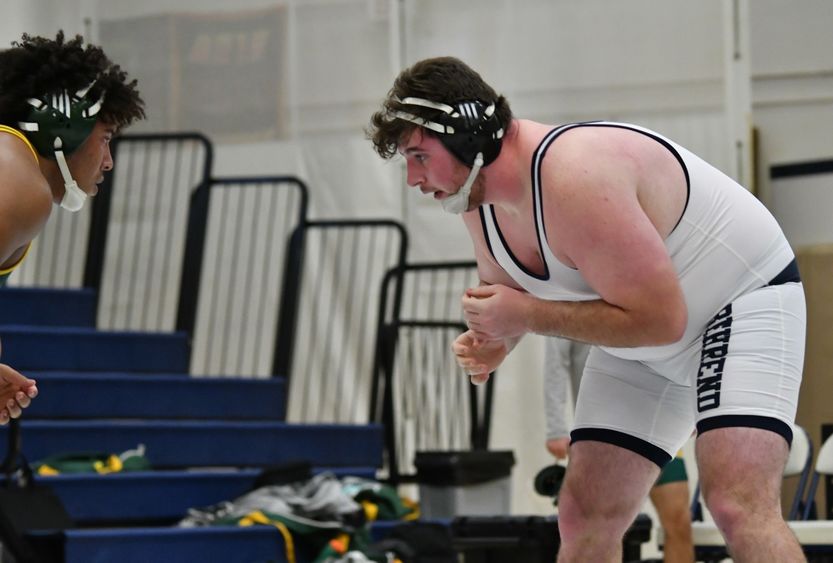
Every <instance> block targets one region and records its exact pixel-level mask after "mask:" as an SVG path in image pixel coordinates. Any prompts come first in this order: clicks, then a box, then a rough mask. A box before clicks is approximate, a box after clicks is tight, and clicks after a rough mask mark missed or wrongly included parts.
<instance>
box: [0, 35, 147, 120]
mask: <svg viewBox="0 0 833 563" xmlns="http://www.w3.org/2000/svg"><path fill="white" fill-rule="evenodd" d="M93 80H95V86H93V88H92V90H90V95H91V96H94V97H98V96H100V95H101V93H102V92H103V93H104V94H105V96H104V103H103V104H102V108H101V113H100V114H99V119H100V120H101V121H103V122H105V123H107V124H110V125H115V126H116V127H117V128H118V129H121V128H123V127H127V126H128V125H130V124H131V123H133V122H134V121H136V120H138V119H143V118H144V117H145V110H144V101H142V98H141V97H140V96H139V91H138V90H137V89H136V80H132V81H128V77H127V73H126V72H125V71H123V70H122V69H121V68H120V67H119V66H118V65H116V64H114V63H113V62H112V61H111V60H110V59H109V58H107V55H105V54H104V51H103V50H102V49H101V47H98V46H95V45H84V39H83V37H81V36H80V35H76V36H75V37H74V38H73V39H70V40H65V38H64V32H63V31H59V32H58V35H57V37H55V39H54V40H53V39H47V38H45V37H32V36H31V35H29V34H24V35H23V37H22V38H21V40H20V41H19V42H18V41H15V42H12V48H11V49H7V50H5V51H0V123H2V124H4V125H8V126H11V127H17V124H18V122H19V121H22V120H25V119H26V116H27V115H28V114H29V112H30V111H31V109H32V108H31V106H30V105H29V104H28V103H27V101H26V100H27V99H29V98H42V97H43V96H46V95H49V94H57V93H59V92H60V91H62V90H69V91H76V90H79V89H81V88H84V87H85V86H88V85H89V84H90V83H91V82H92V81H93Z"/></svg>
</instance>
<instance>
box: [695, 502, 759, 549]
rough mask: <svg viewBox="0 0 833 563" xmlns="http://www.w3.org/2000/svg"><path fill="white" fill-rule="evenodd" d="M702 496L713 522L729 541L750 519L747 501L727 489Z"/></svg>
mask: <svg viewBox="0 0 833 563" xmlns="http://www.w3.org/2000/svg"><path fill="white" fill-rule="evenodd" d="M704 498H705V501H706V506H707V507H708V508H709V512H710V513H711V515H712V517H713V518H714V522H715V524H717V527H718V528H720V531H721V532H722V533H723V535H724V537H726V540H727V541H728V542H730V543H731V537H733V536H734V535H735V534H736V532H737V530H738V528H739V527H741V526H743V525H744V523H748V522H750V520H751V519H750V516H751V515H750V511H749V509H748V506H747V503H744V502H743V500H742V499H739V498H737V496H736V495H733V494H731V493H730V492H728V491H715V492H713V493H711V494H708V495H704Z"/></svg>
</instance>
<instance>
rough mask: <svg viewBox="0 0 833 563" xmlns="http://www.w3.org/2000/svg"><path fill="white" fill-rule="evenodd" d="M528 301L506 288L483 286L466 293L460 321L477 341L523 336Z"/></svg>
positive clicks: (515, 291)
mask: <svg viewBox="0 0 833 563" xmlns="http://www.w3.org/2000/svg"><path fill="white" fill-rule="evenodd" d="M529 304H530V297H529V295H527V294H526V293H523V292H521V291H518V290H516V289H512V288H511V287H506V286H505V285H483V286H480V287H474V288H471V289H467V290H466V294H465V295H464V296H463V317H464V318H465V319H466V324H467V325H468V327H469V328H470V329H471V330H472V331H474V335H475V336H476V338H477V339H478V340H483V341H490V340H500V339H503V338H515V337H520V336H523V334H524V333H525V332H527V329H526V326H527V325H526V321H527V318H528V306H529Z"/></svg>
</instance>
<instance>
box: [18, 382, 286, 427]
mask: <svg viewBox="0 0 833 563" xmlns="http://www.w3.org/2000/svg"><path fill="white" fill-rule="evenodd" d="M26 375H28V376H29V377H32V378H34V379H36V380H37V382H38V390H39V392H40V396H39V397H38V399H37V400H36V401H34V402H33V403H32V405H31V406H30V407H29V409H28V410H27V411H26V417H27V418H29V419H32V418H157V419H188V418H190V419H224V420H273V421H280V420H283V418H284V401H285V399H284V394H285V390H286V383H285V381H284V379H283V378H268V379H253V378H245V379H243V378H228V377H224V378H218V377H194V376H189V375H187V374H153V373H143V374H131V373H113V372H101V373H97V372H87V373H78V372H28V373H27V374H26Z"/></svg>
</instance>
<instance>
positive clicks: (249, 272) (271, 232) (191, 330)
mask: <svg viewBox="0 0 833 563" xmlns="http://www.w3.org/2000/svg"><path fill="white" fill-rule="evenodd" d="M308 197H309V196H308V189H307V187H306V185H305V184H304V183H303V182H302V181H301V180H299V179H298V178H295V177H293V176H264V177H232V178H214V179H212V180H210V181H208V182H206V183H204V184H203V185H201V186H200V187H199V188H198V189H197V190H195V191H194V193H193V194H192V196H191V205H190V212H189V216H188V226H187V236H186V244H185V256H184V259H183V264H184V266H183V272H182V281H181V284H180V291H179V301H178V303H179V305H178V310H177V317H176V328H177V330H181V331H185V332H187V333H188V334H190V335H191V336H192V357H191V371H192V373H198V374H206V375H261V376H265V375H273V374H275V372H274V366H275V365H276V358H275V356H274V353H275V350H276V344H275V342H276V340H277V336H276V334H277V324H278V323H277V319H279V318H280V317H281V314H282V309H283V306H284V304H283V302H281V295H282V294H283V293H284V292H285V289H284V288H283V287H282V284H283V282H284V279H285V275H284V274H285V267H286V263H287V260H288V254H289V251H290V250H289V249H290V247H291V245H290V234H291V233H292V232H294V231H295V230H296V229H297V228H299V226H302V225H304V223H305V219H306V214H307V206H308Z"/></svg>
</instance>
